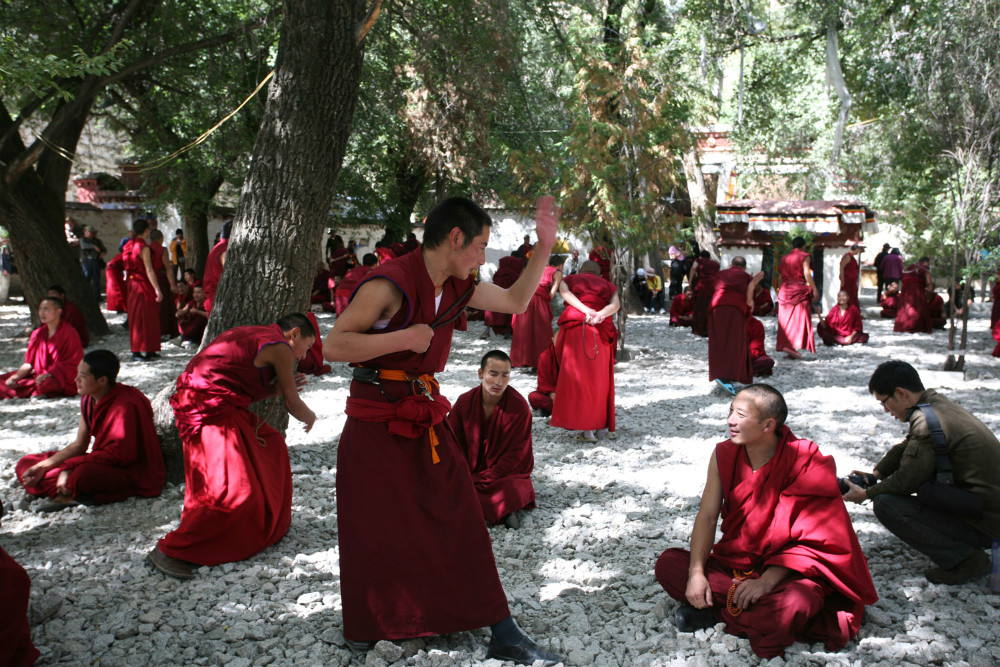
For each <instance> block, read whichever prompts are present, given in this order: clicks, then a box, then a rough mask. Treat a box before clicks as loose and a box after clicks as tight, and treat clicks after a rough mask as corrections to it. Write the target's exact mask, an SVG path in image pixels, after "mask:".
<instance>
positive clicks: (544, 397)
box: [528, 329, 559, 417]
mask: <svg viewBox="0 0 1000 667" xmlns="http://www.w3.org/2000/svg"><path fill="white" fill-rule="evenodd" d="M557 338H559V330H558V329H556V332H555V333H554V334H553V335H552V344H551V345H549V347H548V348H547V349H545V350H542V353H541V354H540V355H538V376H537V378H538V386H537V387H536V388H535V391H533V392H531V393H530V394H528V404H529V405H530V406H531V409H532V410H540V411H541V413H542V415H544V416H545V417H549V416H551V415H552V405H553V404H554V402H555V399H556V383H557V382H558V381H559V357H557V356H556V339H557Z"/></svg>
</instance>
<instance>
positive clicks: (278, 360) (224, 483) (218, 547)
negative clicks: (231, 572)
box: [147, 313, 316, 579]
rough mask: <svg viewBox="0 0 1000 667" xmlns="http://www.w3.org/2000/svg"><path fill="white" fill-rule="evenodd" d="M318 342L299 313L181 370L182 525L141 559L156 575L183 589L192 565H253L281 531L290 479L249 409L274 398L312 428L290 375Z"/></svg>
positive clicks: (174, 400)
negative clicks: (241, 562) (181, 582)
mask: <svg viewBox="0 0 1000 667" xmlns="http://www.w3.org/2000/svg"><path fill="white" fill-rule="evenodd" d="M315 338H316V331H315V330H314V329H313V326H312V324H311V323H310V322H309V319H308V318H307V317H306V316H305V315H303V314H301V313H292V314H290V315H285V316H284V317H282V318H281V319H280V320H278V322H277V324H271V325H266V326H247V327H236V328H235V329H230V330H229V331H226V332H224V333H222V334H221V335H219V337H218V338H216V339H215V340H213V341H212V342H211V343H209V345H208V346H207V347H206V348H205V349H203V350H202V351H201V352H199V353H198V354H196V355H195V356H194V358H192V359H191V361H190V362H188V365H187V368H185V369H184V372H183V373H181V376H180V377H179V378H177V393H176V394H174V395H173V396H172V397H171V398H170V405H171V406H173V408H174V417H175V419H176V420H177V430H178V431H179V432H180V436H181V442H182V443H183V445H184V483H185V488H184V510H183V511H182V512H181V525H180V526H178V527H177V529H176V530H174V531H172V532H170V533H167V535H166V536H165V537H164V538H163V539H161V540H160V541H159V543H158V544H157V546H156V547H155V548H154V549H153V550H152V551H151V552H149V555H148V556H147V560H149V562H150V563H152V565H153V566H154V567H156V569H158V570H160V571H161V572H163V573H164V574H166V575H169V576H171V577H176V578H178V579H191V578H192V577H193V576H194V574H193V573H192V572H191V567H190V563H195V564H197V565H218V564H219V563H228V562H231V561H236V560H243V559H244V558H249V557H250V556H253V555H254V554H256V553H257V552H259V551H260V550H262V549H264V548H265V547H269V546H271V545H272V544H274V543H275V542H277V541H278V540H280V539H281V538H282V537H284V536H285V533H286V532H287V531H288V526H289V524H290V523H291V521H292V470H291V465H290V464H289V462H288V448H287V447H286V446H285V438H284V437H282V435H281V434H280V433H278V431H276V430H274V429H273V428H272V427H271V425H270V424H268V423H267V422H265V421H263V420H262V419H261V418H260V417H258V416H257V415H256V414H254V413H253V412H250V410H249V409H248V408H249V407H250V404H251V403H255V402H257V401H260V400H263V399H265V398H268V397H269V396H274V395H275V394H277V393H278V392H280V393H281V395H282V397H283V398H284V399H285V407H286V408H288V414H290V415H291V416H293V417H295V418H296V419H297V420H299V421H300V422H302V423H303V424H305V426H306V431H308V430H309V429H311V428H312V425H313V422H315V421H316V415H315V414H313V411H312V410H310V409H309V406H307V405H306V404H305V403H304V402H303V401H302V399H301V398H300V397H299V390H298V388H299V386H301V385H302V384H304V383H305V376H304V375H295V374H294V373H293V371H292V366H293V362H294V361H295V359H301V358H302V357H303V356H305V354H306V351H307V350H308V349H309V346H310V345H312V343H313V340H314V339H315Z"/></svg>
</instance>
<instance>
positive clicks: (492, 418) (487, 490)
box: [448, 350, 535, 528]
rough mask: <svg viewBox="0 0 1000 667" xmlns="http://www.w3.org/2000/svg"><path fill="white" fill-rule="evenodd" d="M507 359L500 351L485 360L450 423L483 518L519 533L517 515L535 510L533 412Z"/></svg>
mask: <svg viewBox="0 0 1000 667" xmlns="http://www.w3.org/2000/svg"><path fill="white" fill-rule="evenodd" d="M510 367H511V363H510V357H508V356H507V354H506V353H505V352H502V351H500V350H492V351H490V352H487V353H486V354H485V355H483V358H482V361H480V363H479V379H480V380H482V383H481V384H480V385H479V386H478V387H476V388H475V389H472V390H470V391H467V392H465V393H464V394H462V395H461V396H459V397H458V400H457V401H455V405H454V407H453V408H452V409H451V412H450V413H449V414H448V423H449V424H450V425H451V428H452V430H453V431H454V432H455V437H456V439H457V440H458V446H459V448H460V449H461V450H462V452H464V454H465V459H466V462H467V463H468V464H469V471H470V472H471V473H472V482H473V484H475V487H476V494H477V495H478V496H479V505H480V507H482V508H483V516H484V517H486V522H487V523H489V524H490V525H493V524H497V523H500V522H503V523H504V525H506V526H507V527H508V528H517V527H518V526H520V525H521V522H520V521H519V520H518V518H517V514H516V512H517V511H518V510H521V509H525V508H531V507H534V506H535V488H534V487H533V486H532V485H531V471H532V469H533V468H534V467H535V458H534V455H533V454H532V449H531V408H529V407H528V402H527V401H525V400H524V397H523V396H521V394H520V393H518V391H517V390H516V389H514V388H513V387H510V386H508V385H507V383H508V382H510Z"/></svg>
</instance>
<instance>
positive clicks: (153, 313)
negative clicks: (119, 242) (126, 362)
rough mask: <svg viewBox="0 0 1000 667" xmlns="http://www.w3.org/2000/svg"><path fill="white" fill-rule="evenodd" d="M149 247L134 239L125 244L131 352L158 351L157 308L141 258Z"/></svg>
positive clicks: (142, 241) (158, 318) (154, 295)
mask: <svg viewBox="0 0 1000 667" xmlns="http://www.w3.org/2000/svg"><path fill="white" fill-rule="evenodd" d="M148 247H149V246H147V245H146V242H145V241H144V240H143V239H141V238H135V239H132V240H131V241H129V242H128V243H127V244H125V250H124V251H123V253H122V254H124V255H125V269H126V271H127V272H128V330H129V345H130V346H131V348H132V352H159V351H160V306H159V304H158V303H157V302H156V290H155V289H154V288H153V283H151V282H149V277H148V276H146V265H145V263H143V261H142V254H141V253H142V251H143V249H144V248H148ZM150 254H152V250H150Z"/></svg>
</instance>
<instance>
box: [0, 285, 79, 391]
mask: <svg viewBox="0 0 1000 667" xmlns="http://www.w3.org/2000/svg"><path fill="white" fill-rule="evenodd" d="M38 319H39V320H40V321H41V323H42V324H41V326H40V327H38V328H37V329H35V330H34V331H32V332H31V337H30V338H29V339H28V350H27V352H25V353H24V363H23V364H21V367H20V368H18V369H17V370H16V371H11V372H9V373H5V374H3V375H0V399H4V398H28V397H31V396H49V397H51V396H76V382H75V381H74V378H75V377H76V367H77V364H79V363H80V359H82V358H83V346H82V345H80V335H79V334H78V333H76V329H74V328H73V326H72V325H71V324H70V323H69V322H65V321H63V320H62V301H60V300H59V299H57V298H55V297H53V296H47V297H45V298H44V299H42V301H41V303H39V304H38Z"/></svg>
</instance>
